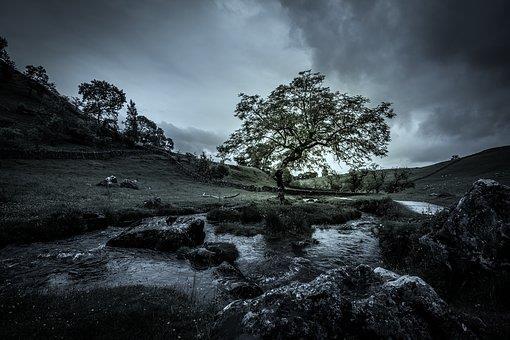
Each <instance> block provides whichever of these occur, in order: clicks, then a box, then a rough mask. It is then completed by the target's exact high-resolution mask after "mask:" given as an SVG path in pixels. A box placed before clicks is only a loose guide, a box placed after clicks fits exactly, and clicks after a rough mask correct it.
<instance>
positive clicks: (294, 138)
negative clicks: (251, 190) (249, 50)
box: [218, 71, 394, 170]
mask: <svg viewBox="0 0 510 340" xmlns="http://www.w3.org/2000/svg"><path fill="white" fill-rule="evenodd" d="M324 79H325V76H324V75H322V74H320V73H312V72H311V71H304V72H300V73H299V76H298V77H297V78H295V79H294V80H293V81H292V82H291V83H290V84H288V85H279V86H278V87H277V88H276V89H275V90H274V91H273V92H271V94H270V95H269V96H268V97H267V98H266V99H264V98H261V97H260V96H258V95H253V96H250V95H246V94H240V98H241V101H240V102H239V103H238V104H237V107H236V110H235V116H236V117H238V118H239V119H240V120H242V121H243V124H242V127H241V128H240V129H239V130H237V131H235V132H234V133H233V134H232V135H231V136H230V138H229V139H228V140H227V141H226V142H225V143H224V144H223V145H221V146H220V147H218V151H219V154H220V156H221V157H227V156H229V155H232V156H234V159H235V160H237V161H238V162H239V163H240V164H247V165H251V166H254V167H258V168H260V169H263V170H268V169H271V168H275V167H276V168H286V167H290V168H293V169H302V168H306V167H310V166H321V167H327V163H326V160H325V156H326V154H328V153H331V154H332V155H333V156H334V157H335V158H336V159H337V160H339V161H340V160H342V161H345V162H347V163H350V164H359V163H361V162H363V161H366V160H367V159H369V158H370V157H371V156H384V155H386V153H387V144H388V142H389V141H390V132H389V127H388V125H387V123H386V118H392V117H394V113H393V109H392V108H391V104H390V103H385V102H383V103H381V104H380V105H378V106H376V107H374V108H370V107H368V106H367V104H368V103H369V100H368V99H367V98H365V97H363V96H359V95H355V96H349V95H347V94H343V93H340V92H332V91H331V90H330V89H329V88H328V87H326V86H324V85H323V82H324Z"/></svg>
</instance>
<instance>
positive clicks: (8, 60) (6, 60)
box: [0, 36, 14, 68]
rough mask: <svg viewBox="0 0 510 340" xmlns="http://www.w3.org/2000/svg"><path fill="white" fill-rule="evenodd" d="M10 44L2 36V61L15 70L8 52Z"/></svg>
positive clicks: (0, 45) (0, 40)
mask: <svg viewBox="0 0 510 340" xmlns="http://www.w3.org/2000/svg"><path fill="white" fill-rule="evenodd" d="M8 45H9V44H8V43H7V39H5V38H4V37H2V36H0V61H2V62H4V63H5V64H7V65H8V66H10V67H12V68H14V62H13V61H12V60H11V57H10V56H9V54H8V53H7V51H6V48H7V46H8Z"/></svg>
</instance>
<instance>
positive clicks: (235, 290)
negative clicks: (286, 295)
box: [213, 262, 263, 299]
mask: <svg viewBox="0 0 510 340" xmlns="http://www.w3.org/2000/svg"><path fill="white" fill-rule="evenodd" d="M213 274H214V276H216V277H218V283H219V287H220V290H221V291H223V292H224V293H226V294H228V295H229V296H231V297H232V298H234V299H251V298H254V297H257V296H259V295H260V294H262V292H263V291H262V288H260V287H259V286H258V285H257V284H256V283H254V282H252V281H250V280H248V279H247V278H246V277H245V276H244V275H243V274H242V273H241V271H240V270H239V269H238V268H236V267H234V266H233V265H231V264H229V263H227V262H223V263H222V264H221V265H219V266H218V267H217V268H216V270H215V271H214V273H213Z"/></svg>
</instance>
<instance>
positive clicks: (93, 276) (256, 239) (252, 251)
mask: <svg viewBox="0 0 510 340" xmlns="http://www.w3.org/2000/svg"><path fill="white" fill-rule="evenodd" d="M198 216H200V217H201V218H204V219H205V216H204V215H198ZM378 226H379V224H378V221H377V220H376V219H375V218H374V217H372V216H369V215H363V216H362V218H361V219H358V220H354V221H350V222H348V223H346V224H344V225H337V226H327V227H325V226H323V227H321V226H315V227H314V233H313V238H314V239H316V240H317V241H318V243H317V244H312V245H309V246H307V247H305V248H303V249H301V248H299V249H296V248H295V247H292V245H291V243H290V242H285V241H271V240H268V239H266V238H265V237H264V236H263V235H256V236H253V237H247V236H235V235H231V234H221V235H216V234H215V233H214V226H212V225H211V224H209V223H207V222H206V223H205V231H206V241H225V242H232V243H234V244H235V245H236V246H237V248H238V250H239V253H240V257H239V259H238V260H237V265H238V266H239V268H240V269H241V271H242V272H244V273H245V274H247V275H248V276H249V275H250V273H251V272H252V269H253V268H256V267H258V268H259V269H260V267H262V270H261V272H262V276H264V275H266V276H267V277H265V278H262V281H264V280H266V281H267V280H270V278H269V276H270V275H273V276H274V275H281V276H284V275H286V272H289V271H292V270H293V267H292V266H290V265H286V266H283V267H281V268H268V269H267V271H266V270H265V268H264V266H266V263H272V262H271V261H268V259H281V258H291V259H298V260H299V261H301V262H303V261H304V262H306V263H307V264H308V266H309V267H311V268H314V269H317V270H327V269H331V268H335V267H338V266H339V265H343V264H353V265H356V264H360V263H365V264H368V265H371V266H378V265H382V263H381V256H380V253H379V243H378V239H377V237H376V236H375V235H374V233H373V231H374V230H375V229H376V228H377V227H378ZM123 230H124V229H122V228H113V227H111V228H107V229H105V230H101V231H96V232H92V233H87V234H83V235H79V236H75V237H72V238H68V239H65V240H58V241H53V242H45V243H32V244H29V245H10V246H7V247H5V248H3V249H1V250H0V290H4V289H13V288H14V289H22V290H25V291H27V290H37V291H46V290H55V289H56V290H58V289H69V288H73V289H90V288H94V287H108V286H119V285H135V284H140V285H149V286H167V287H176V288H178V289H180V290H183V291H186V292H192V293H193V294H199V295H200V296H203V297H206V298H207V297H211V296H213V295H215V294H216V290H217V288H216V287H217V281H216V278H215V276H214V275H213V270H214V269H213V268H209V269H206V270H195V269H193V267H192V266H190V264H189V262H188V261H187V260H183V259H178V258H177V256H176V255H175V254H174V253H164V252H158V251H152V250H144V249H132V248H116V247H108V246H106V242H107V241H108V240H109V239H111V238H113V237H115V236H116V235H118V234H119V233H121V232H122V231H123ZM276 262H277V261H276ZM270 269H271V270H270ZM265 272H267V273H265ZM270 272H272V273H273V274H270ZM275 273H276V274H275ZM287 274H288V273H287ZM273 279H274V278H273Z"/></svg>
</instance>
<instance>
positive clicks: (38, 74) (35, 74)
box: [25, 65, 57, 92]
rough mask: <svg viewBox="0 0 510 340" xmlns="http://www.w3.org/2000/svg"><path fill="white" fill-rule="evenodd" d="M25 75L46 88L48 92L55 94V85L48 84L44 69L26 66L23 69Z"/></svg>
mask: <svg viewBox="0 0 510 340" xmlns="http://www.w3.org/2000/svg"><path fill="white" fill-rule="evenodd" d="M25 75H26V76H27V77H29V78H30V79H32V80H34V81H36V82H38V83H39V84H41V85H42V86H44V87H46V88H47V89H48V90H50V91H53V92H57V88H56V87H55V83H51V82H50V78H49V77H48V74H46V69H45V68H44V67H42V66H34V65H27V66H26V69H25Z"/></svg>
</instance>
